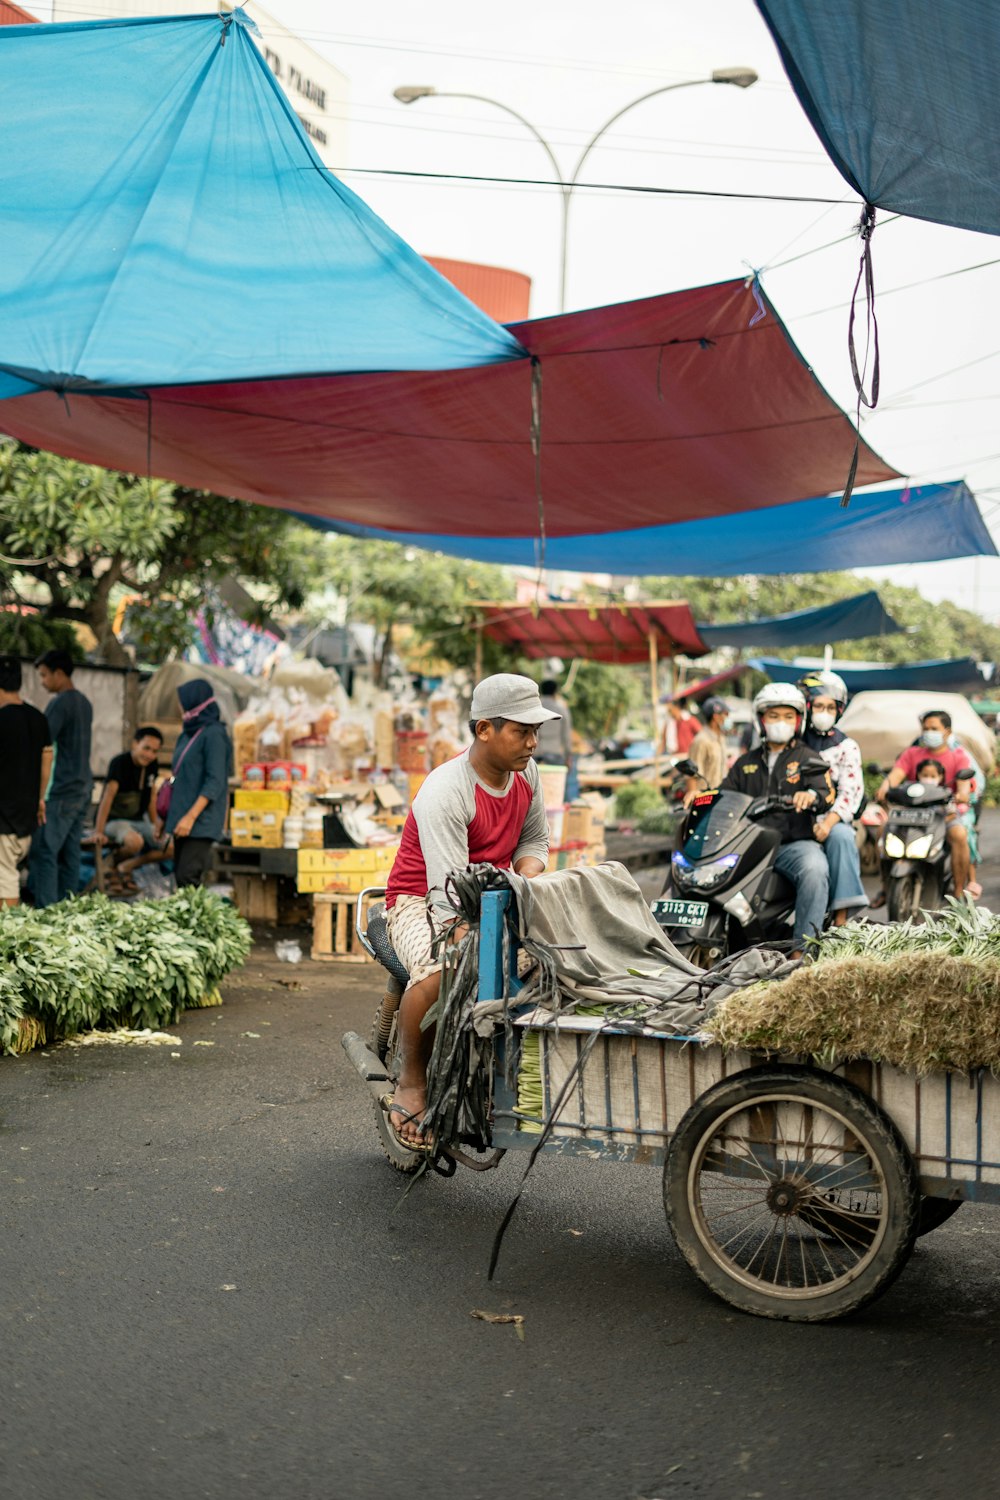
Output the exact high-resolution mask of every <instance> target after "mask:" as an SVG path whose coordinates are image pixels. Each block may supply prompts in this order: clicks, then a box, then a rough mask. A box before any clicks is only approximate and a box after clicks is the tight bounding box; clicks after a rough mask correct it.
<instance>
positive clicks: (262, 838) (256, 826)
mask: <svg viewBox="0 0 1000 1500" xmlns="http://www.w3.org/2000/svg"><path fill="white" fill-rule="evenodd" d="M261 795H263V796H266V795H267V793H266V792H265V793H262V794H261ZM284 822H285V814H284V813H283V812H270V811H263V812H256V811H251V810H249V809H247V808H243V807H236V808H234V809H233V811H232V812H231V813H230V815H229V834H230V838H231V839H232V841H233V847H234V848H236V849H252V848H258V849H280V848H281V840H282V829H283V826H284Z"/></svg>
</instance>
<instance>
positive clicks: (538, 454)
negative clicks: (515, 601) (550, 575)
mask: <svg viewBox="0 0 1000 1500" xmlns="http://www.w3.org/2000/svg"><path fill="white" fill-rule="evenodd" d="M531 453H532V457H533V459H534V461H535V501H536V503H537V505H538V547H537V554H538V584H539V588H540V587H541V582H542V574H543V573H544V571H545V542H546V536H545V501H544V499H543V497H542V362H541V360H540V359H539V357H538V355H537V354H533V355H532V356H531Z"/></svg>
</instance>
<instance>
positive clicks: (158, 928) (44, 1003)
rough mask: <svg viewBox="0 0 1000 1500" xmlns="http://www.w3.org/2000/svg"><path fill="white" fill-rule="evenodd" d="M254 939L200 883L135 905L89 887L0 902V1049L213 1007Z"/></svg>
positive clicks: (150, 1023) (159, 1023) (153, 1022)
mask: <svg viewBox="0 0 1000 1500" xmlns="http://www.w3.org/2000/svg"><path fill="white" fill-rule="evenodd" d="M250 942H251V939H250V928H249V926H248V925H247V923H246V922H245V921H244V920H243V918H242V917H241V916H240V915H239V914H238V912H237V911H236V910H235V908H234V907H232V906H230V904H229V903H228V902H227V901H223V900H221V899H220V898H219V897H218V896H213V895H211V894H209V892H207V891H205V890H202V889H200V888H199V887H189V888H187V889H185V890H182V891H178V892H177V894H176V895H175V896H171V897H169V898H168V899H167V900H166V901H137V902H135V903H134V904H133V905H126V904H125V903H124V902H115V901H109V900H108V899H107V897H106V896H97V895H95V896H84V897H81V898H79V899H78V900H75V901H64V902H61V903H60V904H59V905H58V906H50V907H48V908H46V910H44V911H36V910H34V908H32V907H28V906H14V907H5V908H0V1052H15V1053H20V1052H28V1051H30V1050H31V1048H32V1047H38V1046H42V1045H44V1044H45V1043H47V1042H54V1041H58V1040H60V1039H61V1038H62V1037H65V1036H72V1035H73V1034H74V1033H76V1032H78V1031H87V1030H91V1029H93V1028H95V1027H100V1028H107V1029H113V1028H115V1027H119V1026H131V1027H135V1028H142V1027H150V1028H151V1029H152V1030H158V1029H159V1028H161V1027H163V1026H165V1025H170V1024H171V1023H172V1022H174V1021H175V1020H176V1019H177V1017H178V1016H179V1014H180V1012H181V1011H182V1010H185V1009H190V1008H194V1007H197V1006H203V1005H219V1004H221V998H220V996H219V992H218V986H219V982H220V980H222V979H223V978H224V976H225V975H226V974H228V973H229V972H230V971H231V970H232V969H235V968H238V967H239V965H240V964H242V963H243V961H244V960H245V959H246V957H247V954H248V953H249V952H250Z"/></svg>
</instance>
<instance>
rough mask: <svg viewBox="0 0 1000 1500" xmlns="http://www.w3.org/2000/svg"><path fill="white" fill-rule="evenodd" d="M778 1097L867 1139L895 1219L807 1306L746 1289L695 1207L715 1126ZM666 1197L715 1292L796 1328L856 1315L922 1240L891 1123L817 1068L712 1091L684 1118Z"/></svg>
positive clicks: (909, 1178)
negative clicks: (692, 1180) (823, 1109)
mask: <svg viewBox="0 0 1000 1500" xmlns="http://www.w3.org/2000/svg"><path fill="white" fill-rule="evenodd" d="M774 1093H781V1094H784V1095H788V1094H791V1095H792V1096H793V1097H795V1096H798V1097H801V1098H802V1099H804V1100H805V1101H806V1102H808V1103H814V1104H821V1105H826V1106H829V1107H832V1108H834V1109H836V1110H838V1111H839V1112H840V1113H841V1114H842V1115H844V1116H845V1118H846V1119H847V1120H848V1121H849V1122H850V1124H851V1125H852V1127H853V1128H854V1129H855V1130H856V1132H857V1134H858V1135H859V1136H861V1137H863V1138H864V1139H865V1140H866V1143H867V1145H868V1146H869V1147H870V1149H871V1151H872V1154H873V1155H874V1156H876V1157H877V1159H878V1161H879V1164H880V1166H881V1168H882V1171H883V1173H884V1174H885V1181H886V1198H887V1202H888V1210H889V1213H888V1219H889V1222H888V1224H887V1226H886V1233H885V1238H884V1240H883V1242H882V1244H881V1245H880V1246H879V1248H878V1250H877V1251H876V1252H875V1255H874V1257H873V1259H872V1261H871V1262H870V1263H869V1265H867V1266H866V1267H865V1268H864V1269H863V1270H862V1271H861V1272H860V1273H859V1275H858V1276H857V1277H856V1279H855V1280H854V1281H851V1282H849V1283H848V1284H847V1285H846V1286H843V1287H841V1288H839V1289H838V1290H836V1291H833V1292H831V1293H830V1295H829V1296H828V1297H822V1296H821V1297H809V1298H803V1299H802V1301H801V1302H800V1303H796V1302H794V1301H791V1300H789V1299H788V1298H782V1297H774V1296H771V1295H769V1294H768V1293H767V1292H765V1291H763V1290H761V1291H758V1290H756V1289H755V1288H751V1287H747V1286H745V1285H744V1284H743V1283H742V1282H741V1281H739V1280H737V1279H736V1278H735V1277H734V1276H731V1275H729V1273H728V1272H727V1271H726V1269H725V1267H724V1266H721V1265H719V1263H718V1262H717V1261H716V1260H715V1259H714V1258H713V1257H712V1256H711V1255H710V1254H709V1253H708V1251H707V1250H706V1248H705V1247H704V1245H703V1244H702V1242H701V1239H700V1238H699V1236H698V1233H697V1231H696V1229H695V1226H694V1223H693V1221H692V1218H691V1214H690V1210H689V1207H688V1195H687V1186H688V1175H689V1172H690V1169H691V1167H692V1158H693V1153H694V1152H695V1150H696V1149H697V1147H698V1145H699V1143H700V1142H701V1141H702V1140H703V1138H704V1135H705V1132H706V1131H707V1130H708V1129H709V1128H710V1127H711V1125H712V1123H713V1121H714V1120H717V1119H718V1118H720V1117H721V1116H722V1115H724V1114H726V1113H727V1112H728V1111H729V1110H731V1109H733V1108H734V1107H736V1106H746V1105H748V1104H751V1103H752V1102H753V1101H754V1099H758V1098H763V1097H766V1096H767V1095H772V1094H774ZM663 1198H664V1205H665V1207H666V1211H667V1220H668V1222H669V1224H670V1229H671V1233H672V1234H673V1237H674V1243H675V1244H676V1245H677V1248H678V1250H680V1252H681V1254H682V1255H683V1256H684V1258H685V1260H686V1261H687V1262H688V1264H689V1265H690V1266H691V1268H692V1269H693V1270H694V1271H695V1273H696V1274H697V1275H698V1276H699V1277H700V1278H701V1280H702V1281H703V1282H704V1283H705V1285H706V1286H707V1287H708V1288H709V1290H710V1291H713V1292H714V1293H715V1294H716V1296H718V1297H721V1298H722V1300H723V1301H724V1302H728V1303H729V1304H730V1306H732V1307H735V1308H738V1309H739V1310H740V1312H747V1313H753V1314H754V1315H755V1316H756V1317H761V1318H776V1319H780V1320H782V1321H784V1322H790V1323H824V1322H828V1321H829V1320H830V1319H832V1318H842V1317H846V1316H847V1314H848V1313H853V1312H857V1311H858V1309H859V1308H862V1307H865V1306H866V1305H867V1304H868V1303H869V1302H872V1301H874V1299H875V1298H876V1297H879V1296H881V1294H882V1293H883V1292H884V1291H885V1290H886V1289H887V1287H889V1286H890V1285H891V1284H892V1282H893V1281H895V1279H896V1277H897V1276H898V1275H899V1273H900V1271H901V1270H902V1269H903V1267H904V1266H905V1264H906V1262H907V1261H908V1260H909V1258H910V1254H911V1252H912V1250H913V1243H914V1240H915V1239H916V1235H917V1223H918V1217H919V1208H920V1192H919V1188H918V1186H917V1174H916V1170H915V1168H914V1165H913V1160H912V1158H911V1156H910V1153H909V1151H908V1150H907V1148H906V1144H905V1142H904V1141H903V1138H902V1136H901V1135H900V1134H899V1131H898V1130H897V1129H896V1127H895V1125H894V1124H893V1123H892V1121H891V1120H890V1119H889V1117H888V1116H887V1115H886V1114H884V1113H883V1112H882V1110H880V1109H879V1108H878V1106H877V1105H876V1104H875V1103H874V1102H873V1101H872V1100H871V1099H870V1098H869V1097H868V1096H867V1094H864V1093H862V1091H861V1090H860V1089H858V1088H855V1087H854V1085H853V1084H850V1083H847V1082H845V1081H844V1080H843V1079H841V1078H835V1077H833V1075H832V1074H829V1073H821V1072H820V1071H819V1070H818V1069H815V1068H807V1067H799V1066H794V1065H792V1064H787V1065H781V1064H778V1065H775V1066H772V1067H763V1068H748V1069H747V1070H746V1071H745V1072H743V1073H734V1074H733V1076H732V1077H731V1078H725V1079H723V1080H722V1082H721V1083H717V1084H715V1085H714V1086H713V1087H712V1088H710V1089H708V1090H706V1092H705V1093H704V1094H702V1095H701V1097H700V1098H699V1099H696V1100H695V1102H694V1104H692V1106H691V1108H690V1109H689V1110H688V1111H687V1113H686V1114H685V1115H684V1117H683V1119H682V1120H681V1122H680V1124H679V1125H678V1127H677V1130H676V1132H675V1133H674V1137H673V1139H672V1141H671V1143H670V1150H669V1152H668V1154H667V1162H666V1166H665V1167H664V1170H663Z"/></svg>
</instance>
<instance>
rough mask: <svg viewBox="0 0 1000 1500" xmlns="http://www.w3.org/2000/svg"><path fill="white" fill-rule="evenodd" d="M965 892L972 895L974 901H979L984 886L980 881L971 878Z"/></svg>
mask: <svg viewBox="0 0 1000 1500" xmlns="http://www.w3.org/2000/svg"><path fill="white" fill-rule="evenodd" d="M965 894H966V895H967V896H971V897H972V899H973V901H978V900H979V898H980V896H981V895H982V894H983V888H982V886H981V885H980V884H979V881H978V880H970V881H969V884H968V885H967V886H966V887H965Z"/></svg>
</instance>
